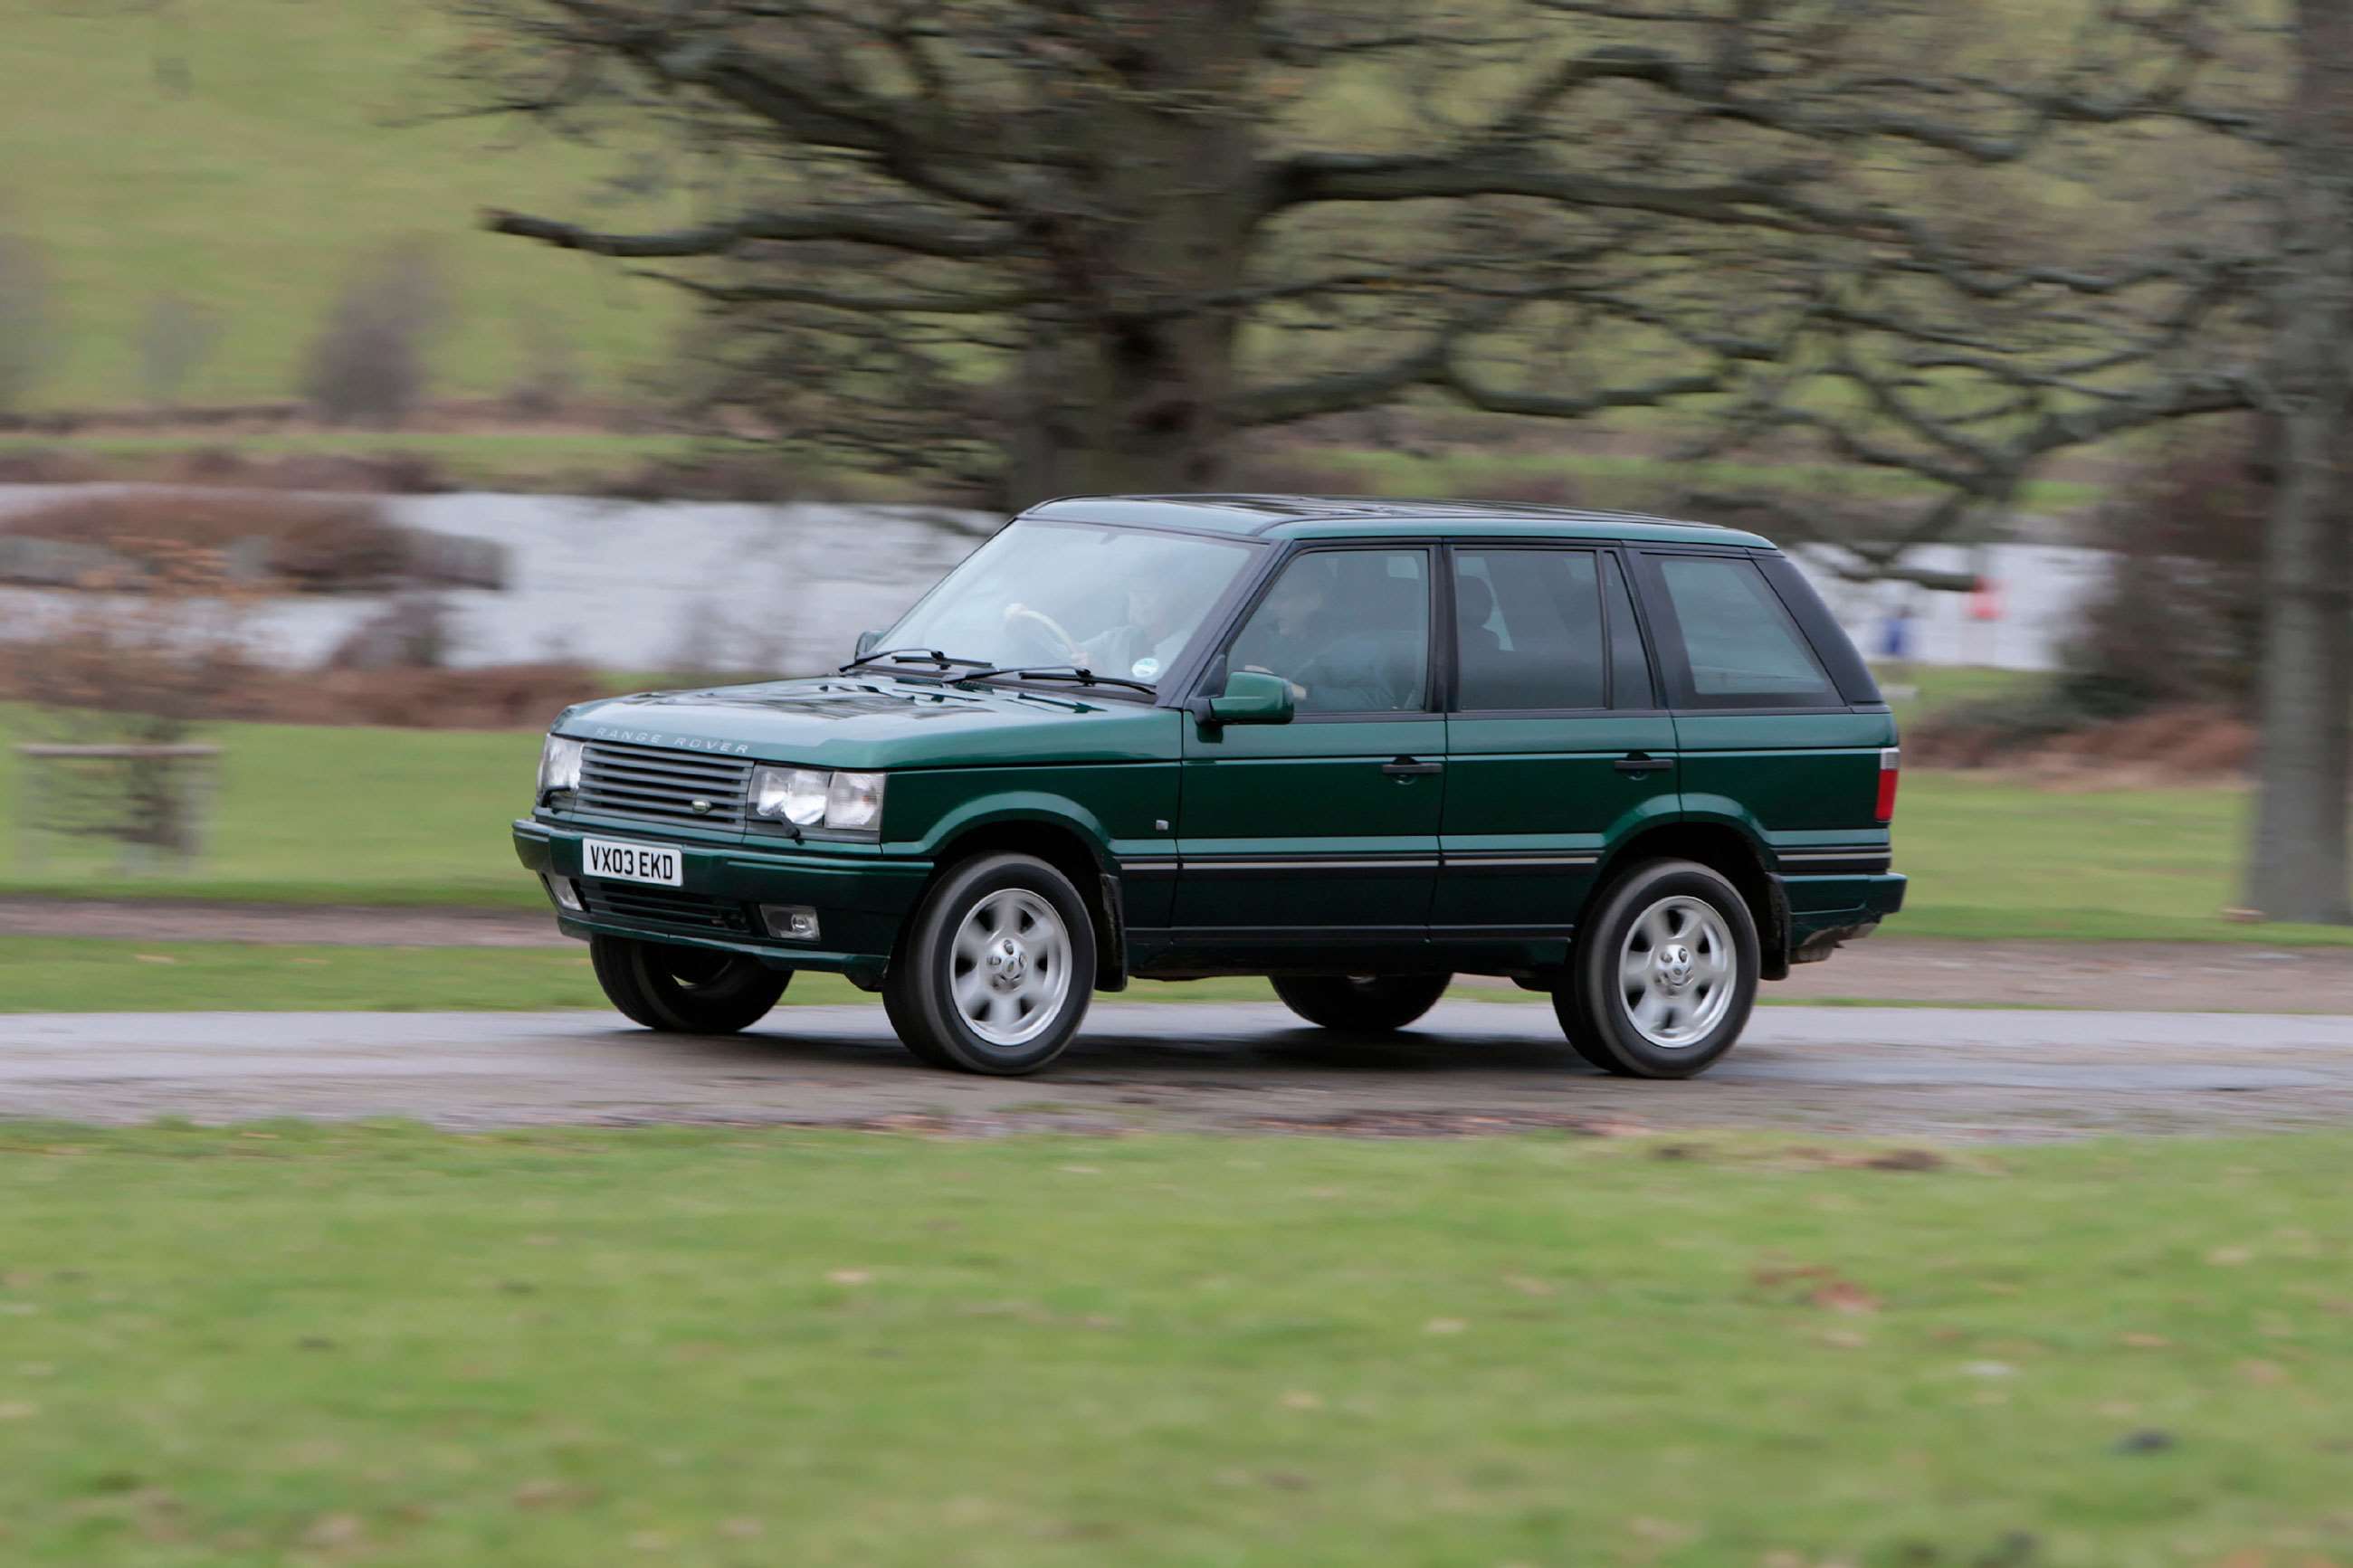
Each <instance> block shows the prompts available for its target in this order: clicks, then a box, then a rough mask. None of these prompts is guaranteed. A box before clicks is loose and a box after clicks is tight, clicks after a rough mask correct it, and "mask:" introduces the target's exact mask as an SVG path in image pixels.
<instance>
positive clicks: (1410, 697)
mask: <svg viewBox="0 0 2353 1568" xmlns="http://www.w3.org/2000/svg"><path fill="white" fill-rule="evenodd" d="M1226 668H1227V669H1228V670H1229V671H1231V670H1237V669H1255V670H1264V671H1265V672H1267V673H1268V674H1270V675H1279V676H1281V677H1282V678H1283V679H1285V680H1288V681H1290V682H1291V687H1292V698H1293V701H1294V702H1295V703H1296V704H1297V707H1298V710H1299V711H1300V712H1302V713H1419V712H1420V711H1422V710H1424V709H1425V708H1427V707H1428V706H1429V693H1430V555H1429V552H1427V551H1424V550H1420V549H1412V550H1311V551H1309V552H1306V553H1305V554H1303V555H1301V556H1299V557H1298V558H1297V559H1295V560H1293V562H1292V563H1290V564H1289V565H1287V566H1285V567H1284V568H1283V569H1282V576H1280V577H1278V578H1276V579H1275V583H1274V586H1273V587H1272V588H1271V589H1269V590H1268V591H1267V595H1266V597H1265V598H1263V599H1261V600H1260V601H1259V604H1258V607H1257V608H1256V609H1254V610H1252V611H1251V612H1250V619H1249V620H1247V621H1245V622H1244V623H1243V624H1242V628H1241V630H1240V632H1238V633H1236V634H1235V636H1234V640H1233V646H1232V647H1231V648H1229V650H1228V653H1227V656H1226Z"/></svg>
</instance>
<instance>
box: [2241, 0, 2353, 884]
mask: <svg viewBox="0 0 2353 1568" xmlns="http://www.w3.org/2000/svg"><path fill="white" fill-rule="evenodd" d="M2297 27H2298V32H2299V38H2298V55H2299V67H2298V75H2297V80H2296V89H2295V106H2294V109H2293V110H2292V113H2291V118H2290V125H2291V132H2292V136H2291V145H2290V151H2289V153H2288V171H2287V174H2288V196H2287V233H2286V234H2285V236H2284V244H2283V247H2282V267H2283V275H2282V279H2281V286H2280V290H2279V307H2278V317H2277V320H2276V321H2275V322H2274V331H2275V332H2276V333H2277V336H2278V349H2277V353H2276V354H2275V357H2274V364H2273V392H2274V397H2275V399H2276V404H2275V406H2276V409H2277V412H2278V416H2279V428H2280V444H2281V452H2280V474H2279V484H2278V489H2277V491H2276V494H2275V496H2274V501H2273V508H2272V515H2271V518H2270V521H2269V522H2268V524H2267V526H2266V531H2265V538H2264V551H2263V583H2264V597H2265V600H2266V615H2265V617H2264V626H2263V671H2262V691H2263V697H2262V704H2261V713H2262V745H2261V757H2260V761H2259V763H2258V768H2259V773H2258V780H2257V796H2256V804H2255V826H2254V844H2253V855H2252V858H2251V861H2250V865H2249V869H2248V884H2247V901H2248V903H2249V904H2250V905H2252V906H2253V908H2255V909H2257V910H2261V911H2263V914H2264V915H2265V916H2266V917H2268V918H2269V919H2272V920H2283V921H2329V922H2336V923H2343V922H2346V921H2353V903H2348V895H2347V872H2348V864H2347V855H2346V842H2347V839H2346V810H2347V796H2348V784H2353V595H2348V584H2353V543H2348V518H2349V517H2353V489H2348V484H2347V482H2346V473H2345V461H2346V458H2347V456H2348V431H2347V422H2348V417H2353V0H2299V4H2298V5H2297Z"/></svg>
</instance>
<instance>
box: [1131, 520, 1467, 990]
mask: <svg viewBox="0 0 2353 1568" xmlns="http://www.w3.org/2000/svg"><path fill="white" fill-rule="evenodd" d="M1435 564H1436V563H1435V558H1434V552H1432V551H1431V550H1430V549H1429V548H1427V547H1424V546H1421V545H1411V546H1371V545H1364V546H1356V545H1351V546H1345V547H1318V548H1313V549H1308V550H1303V551H1301V552H1298V553H1296V554H1294V555H1293V557H1292V558H1291V559H1290V560H1289V561H1288V562H1286V563H1284V564H1283V565H1282V568H1281V569H1280V570H1279V571H1278V573H1277V574H1276V575H1275V578H1274V581H1273V582H1272V584H1270V586H1269V587H1268V589H1267V591H1266V593H1265V594H1264V595H1262V596H1261V598H1260V599H1259V601H1258V603H1257V604H1256V605H1254V606H1253V607H1252V608H1251V609H1250V612H1249V613H1248V614H1247V615H1245V616H1243V618H1242V622H1241V625H1240V629H1239V630H1238V631H1237V632H1236V634H1235V635H1234V637H1232V638H1231V639H1230V640H1229V643H1228V645H1227V647H1226V648H1225V650H1224V656H1223V657H1224V660H1225V665H1226V668H1229V669H1256V670H1262V671H1265V672H1267V673H1269V674H1273V675H1279V676H1281V677H1282V678H1283V679H1286V680H1288V681H1290V682H1292V685H1293V701H1294V702H1295V703H1296V704H1297V715H1296V717H1294V718H1293V720H1292V721H1291V722H1290V723H1288V724H1229V725H1225V726H1221V727H1217V728H1205V727H1203V726H1201V725H1200V724H1198V722H1195V721H1187V729H1186V735H1185V762H1184V771H1183V800H1182V804H1181V806H1180V808H1179V811H1180V816H1179V826H1178V845H1177V848H1178V853H1179V855H1180V856H1181V858H1182V861H1183V864H1182V866H1181V868H1180V869H1179V870H1178V873H1177V881H1176V913H1175V920H1174V924H1175V925H1176V926H1177V927H1178V928H1180V930H1182V931H1186V932H1187V933H1188V934H1190V935H1192V936H1194V937H1197V938H1198V937H1200V936H1204V935H1207V934H1208V933H1213V932H1214V933H1219V935H1221V936H1222V937H1223V938H1225V939H1228V940H1229V941H1231V942H1241V943H1245V944H1248V943H1252V942H1268V943H1275V944H1284V945H1292V944H1296V943H1298V942H1303V941H1311V940H1321V939H1324V938H1327V937H1328V938H1333V939H1335V940H1340V941H1349V940H1371V941H1382V940H1393V941H1400V942H1413V943H1419V942H1421V941H1422V940H1423V939H1424V937H1425V935H1426V933H1427V931H1428V927H1429V921H1430V890H1431V888H1432V887H1433V885H1434V884H1435V883H1436V880H1437V874H1438V827H1439V811H1440V802H1441V801H1442V800H1443V798H1444V795H1445V789H1446V779H1445V754H1446V732H1445V731H1446V721H1445V717H1444V715H1443V714H1441V713H1440V711H1439V710H1438V702H1437V700H1436V691H1435V681H1434V679H1433V669H1434V661H1433V660H1432V658H1431V657H1430V654H1431V646H1430V626H1431V623H1432V621H1433V620H1434V619H1435V610H1436V606H1435V602H1434V597H1435V595H1434V589H1433V586H1432V584H1433V579H1434V577H1435Z"/></svg>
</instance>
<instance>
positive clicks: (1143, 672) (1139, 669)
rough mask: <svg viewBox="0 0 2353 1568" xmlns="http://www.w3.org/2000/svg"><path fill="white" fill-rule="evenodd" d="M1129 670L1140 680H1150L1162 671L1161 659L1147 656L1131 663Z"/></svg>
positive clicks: (1129, 672)
mask: <svg viewBox="0 0 2353 1568" xmlns="http://www.w3.org/2000/svg"><path fill="white" fill-rule="evenodd" d="M1127 672H1128V674H1130V675H1132V676H1134V677H1135V679H1138V680H1149V679H1152V678H1153V677H1154V676H1155V675H1158V674H1159V673H1160V661H1159V660H1158V659H1156V658H1151V657H1149V656H1147V657H1145V658H1139V659H1137V660H1136V661H1135V662H1134V664H1132V665H1130V666H1129V667H1128V670H1127Z"/></svg>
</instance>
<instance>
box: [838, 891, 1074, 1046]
mask: <svg viewBox="0 0 2353 1568" xmlns="http://www.w3.org/2000/svg"><path fill="white" fill-rule="evenodd" d="M1094 982H1095V931H1094V921H1093V920H1092V918H1091V917H1090V916H1089V914H1088V912H1087V906H1086V902H1085V900H1082V899H1081V898H1080V897H1079V890H1078V889H1077V888H1075V887H1073V886H1072V885H1071V879H1069V878H1068V877H1065V876H1064V875H1062V873H1061V872H1060V871H1058V870H1056V869H1055V868H1053V867H1052V866H1050V865H1048V864H1047V863H1046V862H1045V861H1043V860H1040V859H1038V858H1035V857H1033V856H1029V855H987V856H983V857H981V858H977V859H974V860H969V861H966V862H965V864H963V865H961V866H958V867H956V868H955V869H953V870H951V871H950V872H949V873H948V874H947V875H946V876H945V877H944V878H943V879H941V880H940V883H939V885H938V886H937V887H935V888H934V889H932V890H931V893H930V894H929V896H927V897H926V898H925V899H924V900H923V907H922V908H921V909H919V910H916V911H915V919H914V921H913V924H912V925H911V926H910V927H909V928H908V931H907V936H906V941H905V942H904V944H903V946H902V950H901V952H900V953H899V955H898V958H897V960H896V961H895V962H894V963H892V966H891V973H889V974H888V975H887V976H886V977H885V978H884V980H883V982H882V986H883V996H884V998H885V1001H886V1004H887V1006H888V1010H889V1014H890V1017H891V1023H892V1027H893V1028H895V1029H896V1030H897V1031H898V1034H899V1038H900V1039H901V1040H902V1042H904V1043H905V1045H906V1047H907V1048H908V1049H909V1050H911V1051H913V1052H914V1054H915V1055H916V1056H918V1057H920V1058H923V1060H924V1061H927V1062H934V1063H938V1064H941V1065H944V1066H948V1067H955V1068H963V1069H964V1070H965V1071H966V1072H978V1073H991V1074H995V1075H997V1076H1000V1077H1008V1078H1009V1077H1013V1076H1016V1075H1018V1074H1021V1073H1030V1072H1036V1071H1037V1070H1038V1069H1039V1068H1042V1067H1044V1066H1046V1065H1047V1064H1048V1063H1050V1062H1051V1061H1052V1060H1053V1059H1054V1058H1056V1057H1059V1056H1060V1055H1061V1054H1062V1052H1063V1050H1064V1048H1065V1047H1068V1046H1069V1045H1070V1043H1071V1037H1072V1036H1074V1035H1076V1034H1077V1033H1078V1032H1079V1023H1080V1021H1081V1020H1082V1019H1083V1018H1084V1017H1085V1016H1086V1013H1087V1002H1088V1000H1089V998H1090V997H1091V996H1092V994H1093V991H1094Z"/></svg>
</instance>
